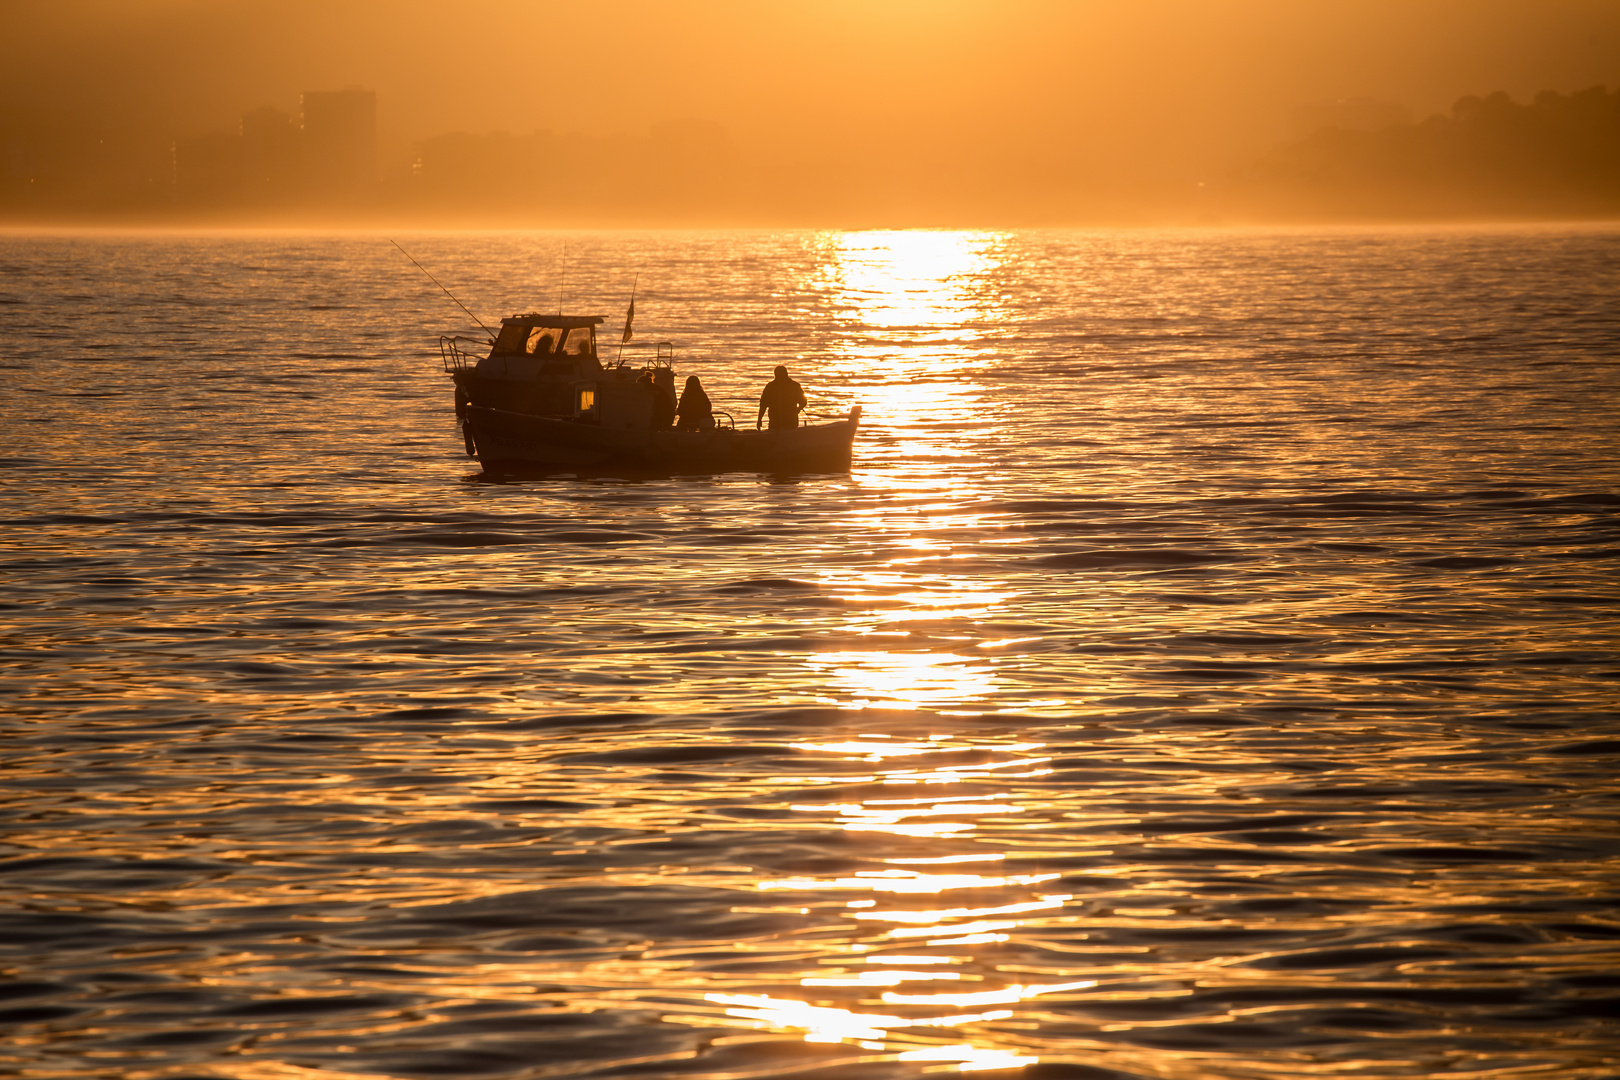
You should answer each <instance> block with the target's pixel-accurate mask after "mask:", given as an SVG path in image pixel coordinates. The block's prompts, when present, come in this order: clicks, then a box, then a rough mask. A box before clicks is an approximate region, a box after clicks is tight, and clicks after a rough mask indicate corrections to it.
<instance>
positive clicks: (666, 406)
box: [636, 368, 675, 431]
mask: <svg viewBox="0 0 1620 1080" xmlns="http://www.w3.org/2000/svg"><path fill="white" fill-rule="evenodd" d="M636 385H637V386H645V387H646V388H647V390H648V392H649V393H651V394H652V427H653V430H654V431H661V430H662V429H664V428H667V427H669V426H670V424H671V423H673V422H674V420H675V396H674V395H673V394H671V393H670V392H669V391H668V390H665V389H664V388H663V387H662V386H659V385H658V384H657V383H656V382H654V381H653V373H652V369H651V368H648V369H647V370H645V371H643V372H642V373H641V374H640V375H638V376H636Z"/></svg>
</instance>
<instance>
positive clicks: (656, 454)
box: [465, 405, 860, 473]
mask: <svg viewBox="0 0 1620 1080" xmlns="http://www.w3.org/2000/svg"><path fill="white" fill-rule="evenodd" d="M465 423H466V424H467V426H468V432H469V433H470V435H471V437H472V443H473V447H474V449H475V451H476V454H477V457H478V463H479V464H480V465H482V466H483V467H484V469H485V471H486V472H536V471H548V470H550V471H555V470H558V469H577V468H588V469H604V470H611V469H626V470H634V471H638V472H660V473H674V472H680V473H713V472H848V471H849V465H850V456H851V452H852V447H853V445H854V441H855V432H856V430H857V429H858V427H859V426H860V411H859V410H858V409H856V410H852V411H851V413H850V416H849V419H847V420H838V421H834V422H832V423H827V424H811V425H808V426H805V427H798V428H790V429H777V430H775V431H746V430H742V431H734V430H731V429H729V428H717V429H714V430H712V431H681V430H677V429H674V428H665V429H662V430H650V429H645V428H643V429H639V430H637V429H629V428H608V427H601V426H598V425H596V424H591V423H583V422H580V421H577V420H570V419H567V418H565V417H550V416H536V415H534V414H532V413H521V412H513V411H510V410H506V409H495V408H490V407H488V406H483V405H469V406H468V408H467V418H466V421H465Z"/></svg>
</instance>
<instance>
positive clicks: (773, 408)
mask: <svg viewBox="0 0 1620 1080" xmlns="http://www.w3.org/2000/svg"><path fill="white" fill-rule="evenodd" d="M805 404H806V402H805V400H804V387H802V386H800V385H799V384H798V383H796V382H794V381H793V380H792V379H790V378H788V369H787V368H785V367H782V366H781V365H780V364H778V365H777V368H776V378H774V379H772V380H771V381H770V382H768V383H766V384H765V389H764V391H763V392H762V393H761V394H760V395H759V415H758V416H756V417H755V418H754V427H755V429H756V430H757V429H758V428H759V425H760V422H761V421H762V420H764V419H765V414H766V413H767V412H769V413H770V414H771V430H772V431H775V430H776V429H777V428H796V427H798V426H799V413H800V412H801V411H802V410H803V409H804V407H805Z"/></svg>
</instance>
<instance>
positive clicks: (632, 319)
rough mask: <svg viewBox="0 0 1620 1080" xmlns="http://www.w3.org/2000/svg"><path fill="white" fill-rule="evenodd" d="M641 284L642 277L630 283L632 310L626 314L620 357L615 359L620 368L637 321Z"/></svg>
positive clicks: (638, 276)
mask: <svg viewBox="0 0 1620 1080" xmlns="http://www.w3.org/2000/svg"><path fill="white" fill-rule="evenodd" d="M640 284H641V275H640V274H637V275H636V280H635V281H633V282H631V283H630V310H629V311H627V312H625V313H624V336H623V337H622V338H620V339H619V355H618V356H616V357H614V359H615V360H617V361H618V365H617V366H619V367H624V343H625V342H627V341H629V340H630V326H631V324H632V323H634V322H635V321H636V286H637V285H640Z"/></svg>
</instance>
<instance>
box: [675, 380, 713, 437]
mask: <svg viewBox="0 0 1620 1080" xmlns="http://www.w3.org/2000/svg"><path fill="white" fill-rule="evenodd" d="M675 415H676V416H678V417H679V418H680V419H679V421H678V422H677V423H676V425H675V426H676V427H678V428H680V429H682V430H683V431H707V430H709V429H710V428H712V427H714V406H713V405H711V404H710V403H709V395H708V394H706V393H704V391H703V384H702V383H700V382H698V377H697V376H696V375H688V376H687V377H686V389H684V390H682V391H681V403H680V404H679V405H677V406H676V407H675Z"/></svg>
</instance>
